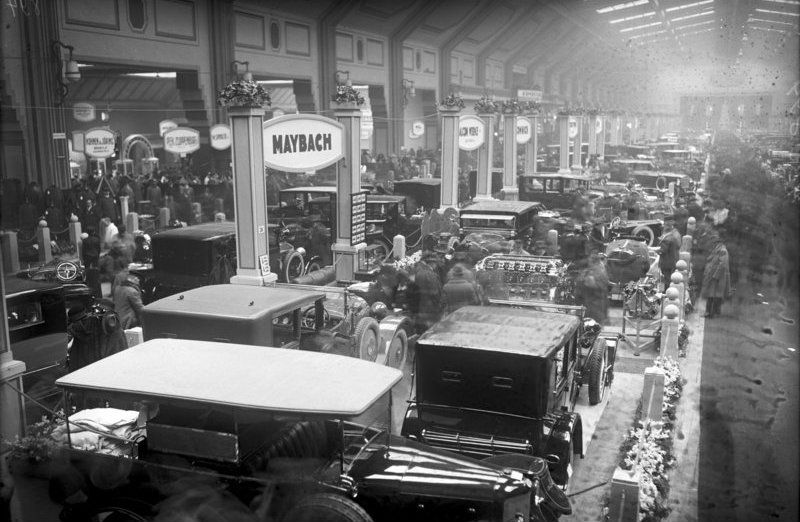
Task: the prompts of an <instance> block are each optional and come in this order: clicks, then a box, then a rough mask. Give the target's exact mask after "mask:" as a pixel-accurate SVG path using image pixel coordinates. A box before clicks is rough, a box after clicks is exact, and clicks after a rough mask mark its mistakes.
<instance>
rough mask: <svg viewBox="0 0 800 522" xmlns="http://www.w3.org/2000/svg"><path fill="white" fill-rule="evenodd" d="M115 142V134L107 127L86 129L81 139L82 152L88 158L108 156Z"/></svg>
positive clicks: (111, 153)
mask: <svg viewBox="0 0 800 522" xmlns="http://www.w3.org/2000/svg"><path fill="white" fill-rule="evenodd" d="M116 144H117V135H116V134H115V133H114V131H111V130H108V129H99V128H98V129H91V130H88V131H86V134H85V135H84V139H83V147H84V152H85V153H86V155H87V156H89V157H90V158H110V157H111V156H113V155H114V147H115V146H116Z"/></svg>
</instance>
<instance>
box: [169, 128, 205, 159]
mask: <svg viewBox="0 0 800 522" xmlns="http://www.w3.org/2000/svg"><path fill="white" fill-rule="evenodd" d="M199 148H200V131H197V130H195V129H190V128H189V127H177V128H175V129H172V130H168V131H167V132H165V133H164V150H166V151H167V152H172V153H174V154H189V153H192V152H194V151H196V150H198V149H199Z"/></svg>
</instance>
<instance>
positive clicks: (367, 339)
mask: <svg viewBox="0 0 800 522" xmlns="http://www.w3.org/2000/svg"><path fill="white" fill-rule="evenodd" d="M353 341H354V342H355V348H356V353H357V354H358V358H359V359H363V360H365V361H371V362H375V361H376V360H377V358H378V352H379V351H380V345H379V343H380V329H379V328H378V321H376V320H375V319H373V318H372V317H364V318H362V319H361V320H360V321H359V322H358V324H357V325H356V331H355V334H353Z"/></svg>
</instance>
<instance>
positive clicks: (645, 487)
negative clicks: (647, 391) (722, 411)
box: [619, 357, 683, 522]
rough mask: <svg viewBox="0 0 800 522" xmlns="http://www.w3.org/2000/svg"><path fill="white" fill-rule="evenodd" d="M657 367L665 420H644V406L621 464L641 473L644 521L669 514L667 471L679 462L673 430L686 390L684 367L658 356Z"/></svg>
mask: <svg viewBox="0 0 800 522" xmlns="http://www.w3.org/2000/svg"><path fill="white" fill-rule="evenodd" d="M654 366H656V367H658V368H661V369H662V370H664V373H665V377H664V402H663V404H662V409H661V412H662V414H661V415H662V416H661V423H655V422H651V421H645V422H642V421H641V419H640V417H641V407H640V408H639V410H638V411H637V415H636V416H637V418H636V420H635V421H634V427H633V428H631V429H630V430H629V432H628V435H627V437H626V438H625V440H624V441H623V442H622V445H621V446H620V460H621V462H620V463H619V466H620V467H621V468H622V469H625V470H630V471H637V472H638V473H639V512H640V514H641V522H657V521H660V520H663V519H664V518H666V517H667V516H668V515H669V512H670V510H669V507H667V497H668V495H669V478H668V476H667V472H668V471H669V469H670V468H672V466H673V465H674V464H675V456H674V455H673V453H672V448H673V430H674V427H675V411H676V408H677V403H678V399H680V397H681V393H682V391H683V380H682V378H681V370H680V368H679V366H678V363H677V361H675V360H674V359H672V358H670V357H658V358H657V359H656V360H655V361H654Z"/></svg>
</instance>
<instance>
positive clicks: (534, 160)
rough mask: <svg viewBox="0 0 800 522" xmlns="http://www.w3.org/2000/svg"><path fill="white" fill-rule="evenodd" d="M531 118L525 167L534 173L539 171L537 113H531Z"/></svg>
mask: <svg viewBox="0 0 800 522" xmlns="http://www.w3.org/2000/svg"><path fill="white" fill-rule="evenodd" d="M530 120H531V140H530V141H529V142H528V154H527V155H526V158H527V161H528V164H529V168H527V169H525V170H526V171H527V172H532V173H534V174H536V173H537V172H539V164H538V160H539V132H538V129H539V114H538V113H533V114H532V115H531V117H530Z"/></svg>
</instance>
